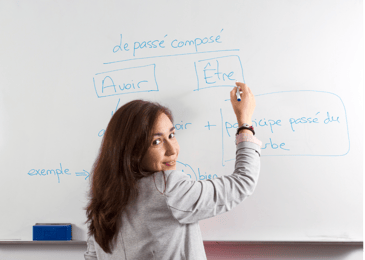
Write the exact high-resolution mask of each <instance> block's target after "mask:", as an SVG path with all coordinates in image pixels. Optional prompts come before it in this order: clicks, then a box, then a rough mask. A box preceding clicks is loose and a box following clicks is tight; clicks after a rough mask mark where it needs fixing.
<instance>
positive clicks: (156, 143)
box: [152, 139, 161, 145]
mask: <svg viewBox="0 0 365 260" xmlns="http://www.w3.org/2000/svg"><path fill="white" fill-rule="evenodd" d="M160 143H161V140H160V139H156V140H155V141H153V143H152V144H153V145H158V144H160Z"/></svg>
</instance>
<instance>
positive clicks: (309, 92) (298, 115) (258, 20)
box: [0, 0, 364, 241]
mask: <svg viewBox="0 0 365 260" xmlns="http://www.w3.org/2000/svg"><path fill="white" fill-rule="evenodd" d="M0 19H1V30H0V39H1V43H0V45H1V48H0V57H1V59H0V173H1V175H0V176H1V177H0V205H1V208H2V214H1V220H2V221H1V222H0V236H1V237H0V239H8V240H9V239H22V240H32V226H33V225H34V224H35V223H44V222H56V223H57V222H60V223H67V222H71V223H72V224H73V239H78V240H86V238H87V233H86V232H87V228H86V225H84V224H83V222H84V221H85V220H86V216H85V211H84V210H83V209H82V208H83V207H85V206H86V194H87V191H88V189H89V173H90V170H91V167H92V164H93V162H94V160H95V158H96V155H97V152H98V149H99V146H100V143H101V140H102V136H103V134H104V131H105V128H106V126H107V124H108V122H109V120H110V118H111V116H112V114H113V113H114V112H115V111H116V109H118V108H119V107H121V106H122V105H123V104H125V103H126V102H129V101H131V100H134V99H144V100H149V101H157V102H160V103H161V104H163V105H165V106H168V107H169V108H170V109H171V110H172V112H173V115H174V125H175V127H176V129H177V131H176V132H177V139H178V141H179V144H180V156H179V159H178V166H177V168H178V170H180V171H184V172H185V173H186V174H187V175H188V176H190V177H191V178H192V179H194V180H206V179H207V178H208V179H209V178H217V177H220V176H224V175H229V174H232V172H233V169H234V160H235V144H234V133H235V128H236V127H237V123H236V121H235V115H234V113H233V110H232V108H231V104H230V101H229V92H230V90H231V89H232V87H233V86H234V82H235V81H236V80H239V81H244V82H246V83H247V84H248V86H249V87H250V88H251V89H252V92H253V93H254V95H255V97H256V110H255V113H254V116H253V118H252V119H253V124H254V126H255V127H256V132H257V134H256V136H257V137H258V138H259V139H260V140H261V141H262V142H263V147H262V148H263V149H262V156H261V171H260V178H259V182H258V185H257V188H256V190H255V192H254V194H253V195H252V196H251V197H250V198H248V199H247V200H245V201H244V202H243V203H241V204H240V205H239V206H237V207H236V208H234V209H233V210H231V211H230V212H228V213H225V214H222V215H219V216H216V217H214V218H211V219H206V220H203V221H200V226H201V230H202V236H203V239H204V240H205V241H362V239H363V238H362V230H363V229H362V219H363V217H362V197H363V195H362V193H363V191H362V183H363V182H362V173H363V165H362V158H363V151H362V147H363V131H364V127H363V118H364V116H363V111H364V109H363V69H364V67H363V28H362V2H361V1H355V0H353V1H348V0H347V1H339V0H335V1H333V0H331V1H330V0H322V1H300V0H298V1H284V0H278V1H268V0H267V1H264V0H257V1H248V0H246V1H183V2H176V1H160V0H157V1H153V2H152V1H148V2H147V1H143V2H141V1H133V2H132V1H108V3H106V2H101V1H72V3H71V2H69V1H49V2H44V1H32V2H29V1H3V2H1V3H0Z"/></svg>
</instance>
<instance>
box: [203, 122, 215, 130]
mask: <svg viewBox="0 0 365 260" xmlns="http://www.w3.org/2000/svg"><path fill="white" fill-rule="evenodd" d="M211 126H216V125H211V124H209V121H208V125H206V126H204V127H208V130H210V127H211Z"/></svg>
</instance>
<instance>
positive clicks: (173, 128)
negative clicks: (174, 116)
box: [153, 126, 175, 136]
mask: <svg viewBox="0 0 365 260" xmlns="http://www.w3.org/2000/svg"><path fill="white" fill-rule="evenodd" d="M174 130H175V127H174V126H173V127H171V129H170V132H172V131H174ZM155 135H157V136H162V135H163V134H162V133H156V134H153V136H155Z"/></svg>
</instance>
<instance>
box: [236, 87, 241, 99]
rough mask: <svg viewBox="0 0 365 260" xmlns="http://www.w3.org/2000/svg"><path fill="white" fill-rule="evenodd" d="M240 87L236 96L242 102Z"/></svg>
mask: <svg viewBox="0 0 365 260" xmlns="http://www.w3.org/2000/svg"><path fill="white" fill-rule="evenodd" d="M240 93H241V92H240V87H239V86H237V91H236V96H237V101H241V95H240Z"/></svg>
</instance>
